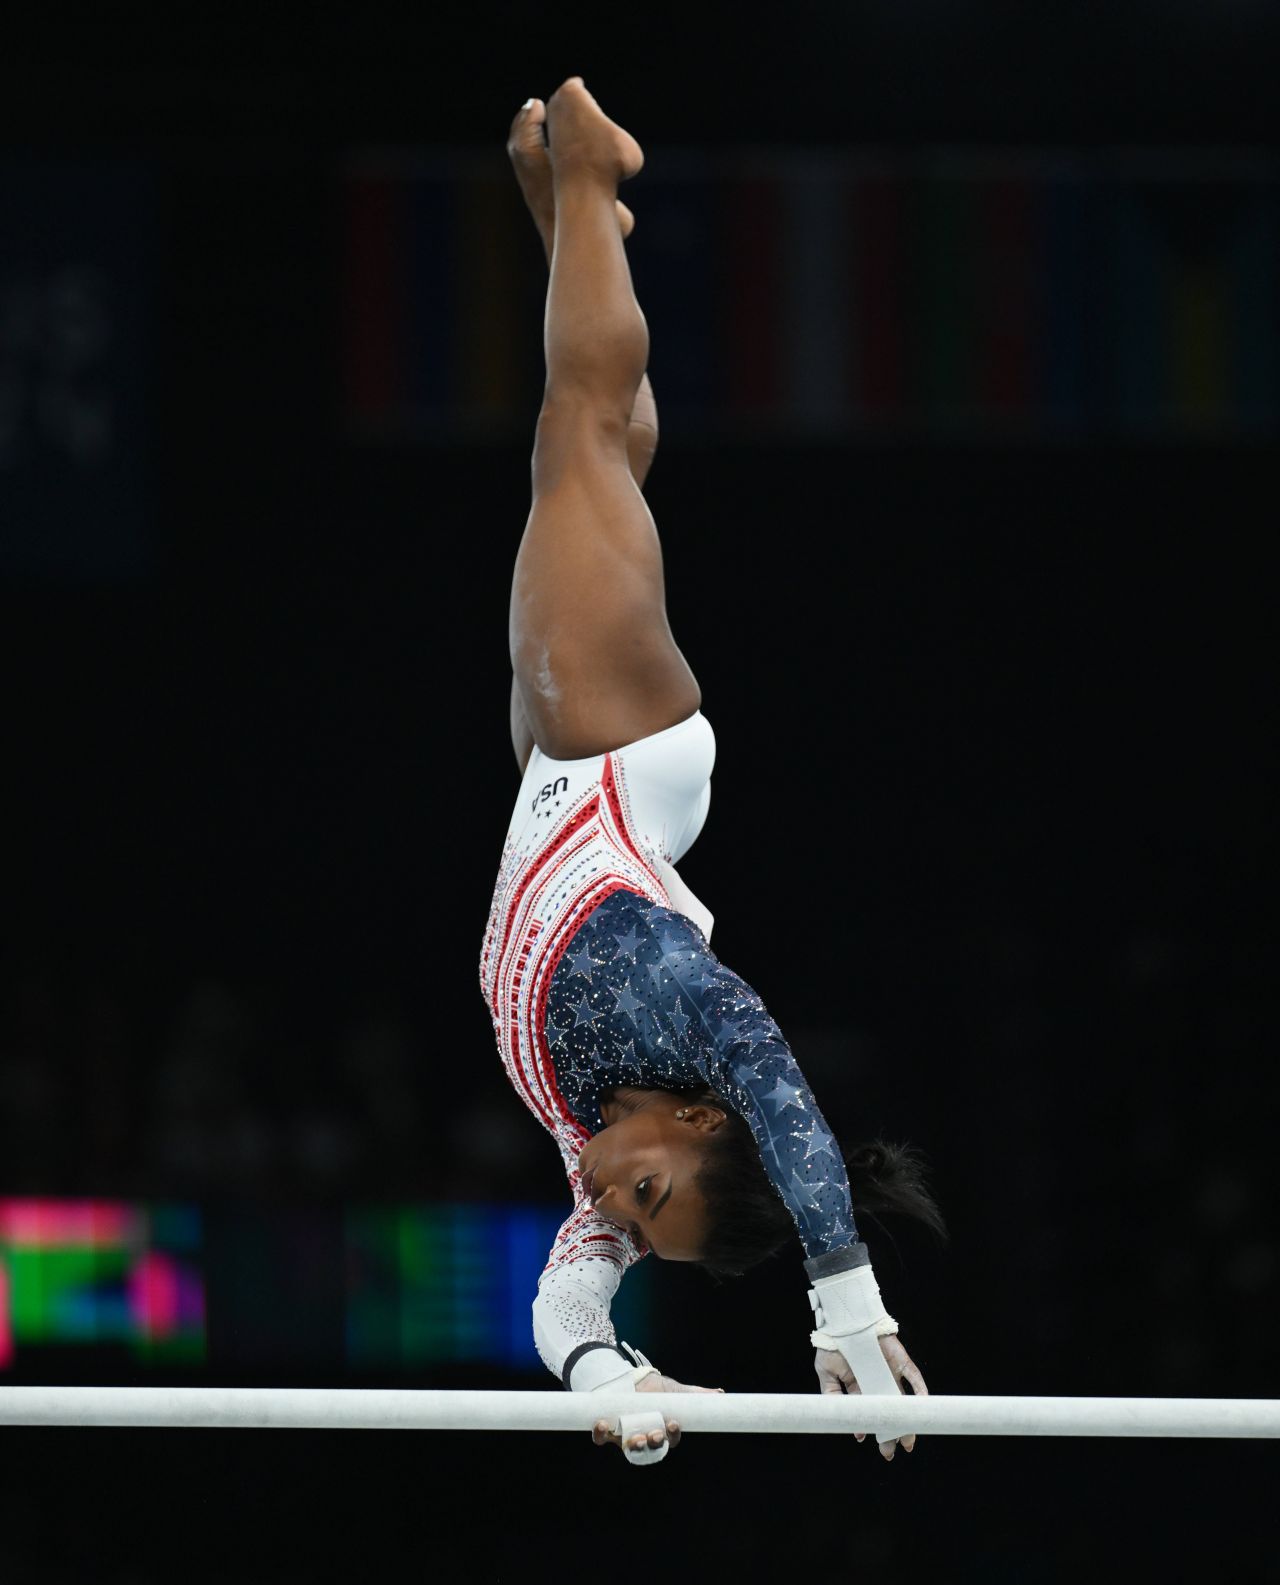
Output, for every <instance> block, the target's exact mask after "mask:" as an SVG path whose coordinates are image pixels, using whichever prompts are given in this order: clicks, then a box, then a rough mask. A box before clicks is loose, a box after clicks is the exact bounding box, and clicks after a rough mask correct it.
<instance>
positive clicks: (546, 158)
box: [507, 99, 636, 262]
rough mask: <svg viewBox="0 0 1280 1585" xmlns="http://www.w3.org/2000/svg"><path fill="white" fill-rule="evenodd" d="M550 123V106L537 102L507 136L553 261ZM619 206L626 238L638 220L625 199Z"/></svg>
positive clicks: (522, 112)
mask: <svg viewBox="0 0 1280 1585" xmlns="http://www.w3.org/2000/svg"><path fill="white" fill-rule="evenodd" d="M546 120H547V107H546V105H544V104H543V102H542V100H541V99H535V100H533V101H532V102H531V103H530V105H529V107H528V109H524V108H523V107H522V108H521V109H519V110H517V111H516V116H515V120H514V121H513V122H512V123H511V131H510V132H509V133H508V135H507V154H508V156H509V158H510V160H511V164H512V167H513V169H514V170H515V173H516V180H517V181H518V182H519V183H520V191H521V192H522V193H523V194H524V201H525V203H526V204H528V206H529V213H530V214H531V215H532V216H533V223H534V225H535V226H537V228H538V235H539V236H540V237H541V238H542V246H543V247H544V248H545V249H546V253H547V260H548V262H550V259H551V249H552V247H553V246H554V244H555V228H556V189H555V183H554V181H553V180H552V176H551V157H550V155H549V154H548V152H547V139H546V133H545V130H544V129H545V127H546ZM617 203H618V224H619V226H621V228H622V235H623V237H624V238H625V237H629V236H630V235H631V233H632V232H633V231H634V230H635V225H636V217H635V216H634V215H633V214H632V213H631V211H630V210H629V209H628V208H627V206H626V204H624V203H623V202H622V200H621V199H618V200H617Z"/></svg>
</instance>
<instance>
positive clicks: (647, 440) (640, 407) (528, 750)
mask: <svg viewBox="0 0 1280 1585" xmlns="http://www.w3.org/2000/svg"><path fill="white" fill-rule="evenodd" d="M546 119H547V107H546V105H545V104H544V103H543V102H542V100H541V99H533V100H530V102H529V103H528V104H527V105H524V106H522V107H521V108H520V109H519V110H518V111H517V112H516V115H515V119H514V120H513V121H512V123H511V131H510V134H509V135H508V138H507V154H508V156H509V158H510V160H511V165H512V168H513V169H514V171H515V174H516V180H517V181H518V182H519V184H520V191H521V192H522V193H523V195H524V201H525V203H526V204H527V205H528V208H529V214H530V216H531V217H532V219H533V223H534V226H535V227H536V228H537V232H538V237H539V240H540V241H541V243H542V251H543V253H544V254H545V255H546V260H547V268H548V270H549V269H550V268H551V257H552V254H553V252H554V250H555V241H556V194H555V182H554V181H553V179H552V174H551V156H550V154H549V153H548V150H547V140H546V132H545V129H546ZM617 211H618V225H619V229H620V230H621V232H622V238H623V241H624V242H625V241H626V240H627V239H628V238H629V237H630V236H631V233H632V232H633V231H634V230H635V224H636V221H635V216H634V215H633V214H632V213H631V211H630V209H628V208H627V206H626V204H624V203H622V202H621V200H619V202H618V204H617ZM657 450H658V405H657V402H656V401H655V399H654V395H653V387H652V385H650V383H649V376H648V374H647V373H646V374H645V376H644V378H643V379H642V380H641V381H640V389H639V390H638V391H637V392H636V400H635V405H634V407H633V408H632V409H631V420H630V423H629V424H628V426H627V462H628V464H629V465H630V468H631V477H632V478H633V479H634V480H635V481H636V484H637V486H638V487H639V488H640V489H642V490H643V489H644V483H645V480H646V479H647V478H648V476H649V470H650V468H651V467H652V466H653V459H654V457H655V455H656V454H657ZM511 747H512V749H513V750H514V751H515V756H516V764H517V765H518V766H519V767H520V774H521V775H522V776H523V775H524V772H525V767H526V766H527V765H528V763H529V757H530V755H531V754H532V753H533V747H534V740H533V728H532V727H531V726H530V725H529V718H528V716H527V715H526V714H525V710H524V702H523V700H522V699H521V697H520V684H519V682H518V681H517V679H516V677H515V675H514V674H513V675H512V678H511Z"/></svg>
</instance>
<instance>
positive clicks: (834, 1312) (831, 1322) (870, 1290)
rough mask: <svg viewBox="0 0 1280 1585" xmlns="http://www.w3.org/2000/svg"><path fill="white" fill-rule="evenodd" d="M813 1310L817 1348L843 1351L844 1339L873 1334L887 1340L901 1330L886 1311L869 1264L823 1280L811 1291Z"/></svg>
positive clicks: (814, 1335) (834, 1274)
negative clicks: (841, 1349) (841, 1345)
mask: <svg viewBox="0 0 1280 1585" xmlns="http://www.w3.org/2000/svg"><path fill="white" fill-rule="evenodd" d="M809 1306H810V1308H811V1309H812V1310H813V1315H814V1322H815V1331H814V1332H813V1334H812V1342H813V1346H814V1347H815V1348H839V1346H840V1339H841V1338H847V1337H853V1336H855V1335H857V1334H858V1333H862V1332H871V1333H872V1334H873V1335H874V1336H876V1337H885V1336H888V1335H890V1334H892V1333H894V1332H896V1331H897V1330H898V1323H897V1322H896V1321H895V1320H894V1318H893V1317H892V1316H891V1315H890V1314H889V1313H888V1312H887V1311H886V1309H885V1307H884V1300H883V1299H882V1298H881V1297H880V1288H879V1286H878V1284H877V1282H876V1279H875V1273H874V1272H873V1271H872V1269H871V1265H870V1263H869V1262H867V1263H865V1264H863V1265H860V1266H855V1267H852V1268H850V1269H849V1270H847V1271H841V1272H835V1273H832V1274H831V1275H829V1276H826V1277H819V1278H817V1280H816V1281H815V1282H814V1285H813V1287H812V1288H810V1290H809Z"/></svg>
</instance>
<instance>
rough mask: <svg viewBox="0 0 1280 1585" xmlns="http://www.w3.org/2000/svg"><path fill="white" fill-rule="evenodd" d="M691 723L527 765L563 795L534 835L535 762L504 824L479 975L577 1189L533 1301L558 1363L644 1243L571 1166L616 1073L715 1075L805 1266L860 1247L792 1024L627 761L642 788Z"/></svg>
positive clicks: (683, 838)
mask: <svg viewBox="0 0 1280 1585" xmlns="http://www.w3.org/2000/svg"><path fill="white" fill-rule="evenodd" d="M695 723H701V725H702V727H703V728H704V729H705V731H706V733H707V734H709V731H710V729H709V727H706V723H705V720H704V719H703V718H702V717H701V716H700V715H698V716H694V717H693V718H691V720H690V721H688V722H684V723H681V726H679V727H676V728H672V729H670V731H669V732H668V733H660V734H656V736H655V737H654V738H651V739H645V740H642V742H641V743H640V744H635V745H630V746H629V747H628V748H627V749H623V750H619V751H617V752H616V753H614V754H610V755H605V756H602V757H600V758H599V759H596V760H591V761H549V760H546V759H545V757H541V763H540V764H539V765H537V766H536V767H535V766H534V765H532V764H531V766H530V770H531V772H533V773H534V774H533V777H532V783H534V784H536V782H537V781H538V780H540V779H541V778H542V777H543V776H544V775H550V774H551V773H552V772H553V771H561V772H563V773H565V774H562V775H560V776H558V777H556V778H555V780H554V782H553V783H549V784H547V785H553V786H554V787H555V789H556V791H558V792H560V793H561V794H562V797H561V799H560V801H559V804H558V805H555V800H554V799H552V800H547V799H542V800H541V801H542V802H544V803H546V802H550V803H552V804H553V806H555V807H554V808H553V810H552V812H551V813H552V818H551V819H549V820H548V821H547V823H546V824H544V825H543V826H542V828H541V831H537V828H536V826H535V831H537V835H536V836H533V837H532V839H531V833H530V832H529V829H528V828H529V825H530V824H531V823H532V822H531V821H530V818H529V816H530V815H531V816H533V818H534V819H535V820H536V819H538V818H540V817H541V815H542V811H541V810H540V809H539V798H540V794H539V793H538V792H535V793H534V795H533V797H532V798H531V799H528V798H526V793H527V792H528V791H529V789H530V786H531V778H530V776H529V775H526V786H525V788H523V789H522V793H521V801H520V802H519V803H518V804H517V817H519V816H520V813H521V810H522V809H527V810H528V814H526V815H525V817H524V818H523V820H521V821H520V822H519V826H520V829H519V832H518V836H517V837H516V838H514V839H513V837H511V836H509V838H508V844H507V849H506V851H505V853H504V861H503V867H502V870H501V871H500V873H499V883H498V888H497V891H496V892H495V901H494V909H493V911H492V912H491V915H490V921H489V928H488V931H487V932H486V938H485V948H484V953H483V955H482V959H481V982H482V986H483V988H484V990H485V995H486V1000H487V1001H488V1002H489V1006H490V1010H491V1013H492V1014H493V1018H494V1025H495V1030H496V1032H497V1035H498V1043H499V1049H500V1050H501V1052H502V1055H503V1058H504V1061H505V1063H506V1066H507V1069H508V1073H509V1074H510V1076H511V1078H512V1081H513V1083H514V1084H515V1086H516V1088H517V1090H518V1091H519V1093H520V1094H521V1095H522V1096H523V1098H524V1099H525V1101H526V1103H527V1104H528V1105H529V1106H530V1109H531V1110H532V1111H533V1112H534V1113H535V1115H536V1116H538V1117H539V1119H540V1120H541V1121H542V1122H543V1123H544V1124H545V1126H546V1127H547V1128H548V1129H550V1131H551V1132H552V1133H553V1135H555V1137H556V1140H557V1143H558V1144H559V1146H560V1149H561V1154H562V1156H563V1158H564V1162H565V1168H566V1171H567V1172H568V1175H569V1181H570V1186H571V1188H572V1190H573V1193H574V1198H575V1208H574V1211H573V1213H572V1214H571V1215H570V1216H569V1218H568V1219H567V1220H566V1221H565V1223H564V1225H563V1226H562V1227H561V1229H560V1232H559V1234H558V1235H557V1237H556V1240H555V1244H554V1246H553V1248H552V1251H551V1256H550V1259H549V1260H548V1263H547V1266H546V1268H545V1270H544V1272H543V1274H542V1277H541V1279H540V1281H539V1294H538V1299H537V1301H536V1302H535V1305H534V1334H535V1339H536V1341H537V1344H538V1348H539V1352H540V1353H541V1356H542V1358H543V1360H544V1362H545V1363H546V1364H547V1366H548V1368H549V1369H550V1370H551V1371H552V1372H553V1373H554V1374H555V1375H557V1376H561V1375H562V1373H563V1370H564V1366H565V1361H566V1360H567V1359H569V1358H570V1357H571V1356H576V1355H577V1353H578V1352H579V1350H580V1349H581V1348H582V1345H584V1344H591V1343H604V1344H612V1343H614V1341H615V1338H614V1332H613V1327H612V1323H611V1321H610V1319H609V1302H610V1300H611V1299H612V1296H613V1294H614V1292H616V1290H617V1286H618V1282H619V1280H620V1278H621V1276H622V1273H623V1272H624V1271H625V1270H626V1268H627V1267H628V1266H630V1265H632V1264H633V1263H634V1262H635V1261H636V1260H638V1259H640V1258H641V1257H642V1256H643V1255H644V1254H645V1253H647V1246H646V1245H644V1244H643V1243H637V1242H636V1241H635V1240H634V1239H633V1238H632V1237H631V1236H630V1234H628V1233H627V1232H626V1231H625V1230H623V1229H621V1228H618V1227H616V1226H615V1225H614V1224H613V1223H611V1222H608V1221H606V1220H605V1219H604V1218H603V1217H602V1216H600V1215H599V1214H598V1213H597V1212H596V1211H595V1210H594V1208H593V1207H592V1205H591V1203H590V1201H589V1200H588V1199H587V1197H586V1196H585V1194H584V1193H583V1191H582V1187H581V1182H580V1175H579V1173H578V1169H577V1158H578V1156H579V1154H580V1153H581V1151H582V1148H583V1146H584V1145H585V1144H586V1143H587V1141H588V1140H589V1139H590V1138H591V1136H592V1135H593V1134H595V1133H597V1132H599V1131H600V1129H601V1128H602V1127H603V1126H604V1121H603V1118H602V1117H601V1115H600V1099H601V1097H602V1096H603V1095H604V1094H606V1093H607V1092H608V1091H610V1090H613V1089H615V1088H618V1087H620V1086H627V1087H636V1088H646V1089H673V1090H674V1089H684V1088H688V1087H691V1086H695V1085H699V1084H706V1085H709V1086H710V1087H711V1088H712V1089H713V1090H715V1092H716V1093H717V1094H718V1095H720V1096H721V1097H722V1098H723V1100H724V1101H725V1102H726V1103H727V1104H728V1105H729V1106H731V1107H732V1108H733V1109H734V1110H736V1111H738V1112H739V1113H741V1115H742V1116H743V1117H744V1118H745V1120H746V1122H747V1123H748V1125H749V1127H750V1128H751V1131H752V1134H753V1135H754V1137H755V1139H756V1142H757V1144H758V1146H759V1148H760V1155H761V1159H762V1162H763V1164H764V1167H765V1170H766V1172H767V1173H768V1175H769V1178H770V1181H771V1182H772V1183H773V1185H774V1187H775V1189H776V1190H777V1191H778V1193H779V1195H780V1196H781V1198H782V1199H783V1201H784V1202H785V1203H786V1205H787V1206H788V1208H789V1209H790V1211H791V1214H792V1216H793V1217H794V1219H795V1223H796V1228H797V1231H798V1233H799V1236H800V1239H801V1242H802V1244H803V1246H804V1251H805V1254H806V1256H808V1257H809V1261H808V1262H807V1267H808V1269H809V1270H810V1272H811V1274H814V1275H816V1274H817V1272H818V1271H819V1270H834V1269H839V1268H841V1267H843V1266H846V1265H855V1264H860V1263H861V1261H862V1259H864V1258H865V1251H864V1250H863V1247H862V1246H861V1245H859V1244H858V1234H857V1231H856V1228H855V1226H854V1220H853V1215H852V1210H851V1206H850V1200H849V1184H848V1178H847V1175H846V1172H845V1166H844V1161H843V1159H842V1157H841V1154H840V1151H839V1148H838V1146H837V1145H836V1143H835V1140H834V1139H833V1137H832V1134H831V1131H830V1129H829V1128H828V1126H827V1124H826V1121H825V1119H824V1118H823V1116H822V1113H821V1112H820V1111H819V1109H818V1106H817V1104H816V1102H815V1100H814V1098H813V1095H812V1093H811V1091H810V1090H809V1087H808V1085H807V1083H806V1082H805V1079H804V1075H803V1074H802V1073H801V1071H800V1069H799V1067H798V1065H797V1064H796V1061H795V1058H794V1057H793V1056H792V1054H791V1051H790V1049H789V1048H788V1046H787V1044H786V1041H785V1040H784V1039H783V1037H782V1035H781V1033H780V1031H779V1030H778V1027H777V1025H776V1024H775V1023H774V1022H773V1020H772V1019H771V1018H770V1017H769V1015H768V1013H767V1012H766V1010H765V1008H764V1004H763V1003H762V1001H761V999H760V997H759V996H758V995H757V994H756V993H755V991H753V990H752V989H751V987H750V986H749V985H747V984H746V983H745V982H744V981H743V980H742V979H740V978H739V976H738V975H736V974H734V973H733V972H732V970H730V969H728V968H726V967H725V966H724V965H723V964H722V963H721V962H720V961H719V959H718V958H717V957H716V956H715V954H714V953H713V952H712V951H711V949H710V947H709V946H708V945H707V942H706V940H705V938H704V936H703V934H702V932H701V930H700V929H699V928H698V926H697V925H696V924H694V923H693V922H692V921H691V920H690V919H689V918H687V917H685V916H684V915H683V914H680V913H677V912H675V911H674V909H673V908H672V907H671V906H670V903H671V900H672V899H671V896H670V895H669V894H668V892H667V890H666V887H665V886H664V884H663V880H662V876H663V874H664V873H667V874H669V873H670V872H669V871H666V870H665V865H666V864H667V863H669V862H670V860H671V858H672V856H673V853H672V851H671V850H672V849H674V850H675V854H676V856H678V855H679V852H681V851H683V850H686V849H687V847H688V846H689V844H690V843H691V841H692V836H691V835H688V833H687V832H685V833H684V834H683V835H681V834H679V833H677V834H676V835H675V836H674V837H673V836H672V834H671V832H670V830H669V827H668V825H667V824H666V823H661V830H660V832H659V834H658V835H656V836H654V835H652V834H651V832H652V830H653V827H654V824H655V822H654V820H653V819H645V818H644V817H643V816H644V810H642V812H641V818H639V819H638V818H637V816H636V812H635V811H634V810H633V808H632V799H631V797H630V796H629V795H628V787H627V780H628V775H629V774H630V777H631V780H632V781H633V782H634V783H636V784H637V787H638V785H639V783H640V782H641V773H642V772H643V771H644V770H645V769H647V766H646V764H645V761H644V759H643V757H642V756H641V755H640V754H638V753H637V752H636V751H637V750H641V749H644V748H645V746H646V745H653V744H655V743H656V744H659V745H660V746H661V747H662V748H663V749H664V751H665V752H669V751H670V750H671V748H672V746H673V745H672V744H671V743H670V742H669V741H665V742H664V741H663V740H668V739H670V737H671V736H672V734H680V733H681V731H682V729H686V728H692V727H694V726H695ZM695 743H696V740H695ZM684 746H685V748H686V749H687V748H688V747H689V746H690V745H689V743H688V742H687V741H686V743H685V745H684ZM538 758H539V756H537V755H536V752H535V759H538ZM709 771H710V765H709V763H708V765H707V768H706V772H707V774H708V775H709ZM579 777H580V780H581V786H580V787H578V786H575V785H574V783H575V780H578V779H579ZM561 782H565V783H567V785H565V786H563V787H561V785H560V784H561ZM645 791H646V793H647V792H648V791H649V789H648V788H646V789H645ZM575 794H576V795H577V796H575ZM649 801H651V800H649ZM636 802H637V803H639V802H642V799H641V798H640V797H637V798H636ZM646 808H647V802H646ZM703 813H704V814H705V810H703ZM698 823H699V824H700V818H699V821H698ZM516 826H517V822H516V821H513V830H515V829H516ZM693 835H696V829H695V831H694V832H693ZM664 838H665V840H664ZM681 844H682V846H681Z"/></svg>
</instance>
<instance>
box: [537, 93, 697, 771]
mask: <svg viewBox="0 0 1280 1585" xmlns="http://www.w3.org/2000/svg"><path fill="white" fill-rule="evenodd" d="M547 124H548V133H549V140H550V157H551V166H552V174H553V179H554V184H555V245H554V250H553V253H552V262H551V279H550V283H549V287H548V292H547V315H546V324H545V346H546V359H547V385H546V392H545V395H544V399H543V407H542V413H541V415H540V417H539V421H538V434H537V441H536V444H535V449H534V457H533V509H532V511H531V513H530V516H529V520H528V523H527V525H526V528H525V533H524V538H523V540H522V542H521V546H520V551H519V554H518V556H517V559H516V569H515V577H514V579H513V584H512V599H511V628H510V640H511V656H512V665H513V669H514V671H515V675H516V682H517V687H518V689H519V695H520V700H521V702H522V704H523V707H524V711H525V714H526V716H527V718H528V721H529V724H530V726H531V727H532V729H533V733H534V737H535V739H536V740H537V742H538V743H539V745H540V746H541V747H542V748H543V750H544V751H545V752H546V753H548V754H550V755H552V756H553V757H556V758H575V757H579V756H583V755H589V754H598V753H603V752H605V751H607V750H608V749H611V748H616V747H618V746H619V745H621V744H623V743H628V742H632V741H634V740H635V739H636V738H639V737H644V736H647V735H648V734H649V733H651V732H657V731H660V730H662V729H663V728H664V727H667V726H671V725H673V724H674V723H675V722H677V721H681V720H684V719H685V718H686V717H687V716H689V715H691V714H692V713H693V712H694V711H695V710H696V709H697V708H698V705H699V703H700V702H701V695H700V693H699V691H698V685H697V682H696V680H695V678H694V676H693V673H692V672H691V671H690V669H689V666H688V664H687V662H686V661H685V659H684V657H683V656H682V655H681V653H680V651H679V649H677V647H676V645H675V641H674V639H673V638H672V636H671V630H670V628H669V626H668V624H667V618H666V604H665V594H664V588H663V575H662V552H661V547H660V545H659V543H658V536H657V531H656V528H655V527H654V523H653V518H652V516H651V515H650V513H649V509H648V507H647V505H646V504H645V500H644V497H643V496H642V495H641V493H640V490H639V487H638V485H637V483H636V480H635V478H634V476H633V473H632V469H631V465H630V459H629V456H628V445H627V437H628V431H629V423H630V418H631V415H632V412H633V410H634V407H635V404H636V398H637V393H638V390H639V387H640V383H641V380H642V379H643V376H644V369H645V363H646V361H647V358H648V350H649V336H648V328H647V326H646V325H645V321H644V316H643V314H642V313H641V312H640V308H639V305H638V304H637V303H636V300H635V295H634V292H633V290H632V285H631V274H630V270H629V268H628V266H627V259H626V253H625V250H624V247H623V241H622V232H621V229H620V224H619V211H618V208H617V186H618V182H619V181H620V180H625V179H626V177H627V176H630V175H634V174H635V173H636V171H638V170H639V168H640V166H641V164H642V163H643V154H642V153H641V151H640V149H639V146H638V145H637V144H636V143H635V141H634V139H632V138H631V137H629V136H628V134H627V133H625V132H623V131H622V129H621V128H620V127H616V126H615V125H614V124H613V123H612V122H611V121H609V120H608V118H607V117H606V116H605V115H604V114H603V112H602V111H601V110H600V108H599V106H598V105H597V104H596V102H595V100H594V99H593V98H592V97H591V95H590V94H589V93H588V92H587V91H586V89H585V87H584V86H583V84H582V81H581V79H580V78H570V79H569V81H568V82H567V83H565V84H564V85H563V86H562V87H561V88H560V89H559V90H558V91H557V93H556V94H554V95H553V96H552V99H551V101H550V103H549V105H548V107H547Z"/></svg>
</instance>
